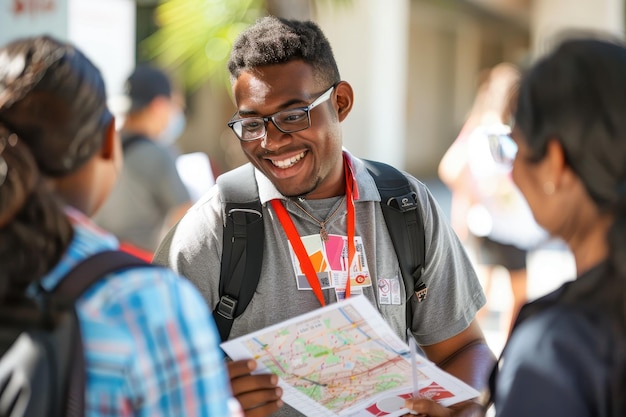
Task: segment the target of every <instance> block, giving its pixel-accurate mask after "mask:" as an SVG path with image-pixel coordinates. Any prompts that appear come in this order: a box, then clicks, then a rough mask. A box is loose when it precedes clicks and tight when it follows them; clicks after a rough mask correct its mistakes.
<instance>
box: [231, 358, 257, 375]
mask: <svg viewBox="0 0 626 417" xmlns="http://www.w3.org/2000/svg"><path fill="white" fill-rule="evenodd" d="M226 367H227V368H228V375H230V379H234V378H237V377H239V376H243V375H247V374H249V373H250V372H252V371H254V370H255V369H256V361H255V360H253V359H242V360H239V361H229V362H226Z"/></svg>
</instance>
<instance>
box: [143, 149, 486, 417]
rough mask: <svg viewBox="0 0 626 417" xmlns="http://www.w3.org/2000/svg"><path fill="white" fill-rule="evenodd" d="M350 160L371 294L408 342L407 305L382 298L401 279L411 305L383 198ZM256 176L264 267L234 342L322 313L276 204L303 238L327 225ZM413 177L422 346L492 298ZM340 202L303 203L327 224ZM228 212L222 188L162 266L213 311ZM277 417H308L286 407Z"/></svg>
mask: <svg viewBox="0 0 626 417" xmlns="http://www.w3.org/2000/svg"><path fill="white" fill-rule="evenodd" d="M350 158H351V159H352V161H353V165H354V172H355V177H356V181H357V184H358V190H359V198H358V200H355V211H356V230H355V235H356V236H360V237H361V238H362V240H363V250H364V252H365V255H366V259H367V264H368V267H369V271H370V275H371V279H372V285H371V286H370V287H365V288H364V289H363V294H364V295H365V296H366V297H367V298H368V299H369V301H370V302H372V304H373V305H375V306H377V307H378V309H379V311H380V312H381V313H382V315H383V317H384V318H385V320H386V321H387V322H388V323H389V324H390V326H391V327H392V328H393V329H394V330H395V331H396V333H397V334H398V336H399V337H400V338H402V339H405V337H406V336H405V329H406V327H405V321H406V320H405V315H406V306H405V305H404V304H403V303H402V304H397V305H382V304H381V303H380V295H379V294H378V281H379V280H381V279H386V280H396V281H397V283H398V284H399V285H398V287H399V288H400V291H401V298H400V299H401V300H402V302H403V300H405V299H406V297H405V290H404V285H403V284H402V278H401V274H400V267H399V264H398V260H397V258H396V255H395V252H394V249H393V243H392V241H391V237H390V235H389V233H388V231H387V227H386V225H385V220H384V218H383V213H382V210H381V208H380V204H379V202H380V195H379V193H378V189H377V188H376V185H375V183H374V180H373V178H372V177H371V176H370V174H369V173H368V171H367V169H366V168H365V166H364V165H363V163H362V162H361V161H360V160H358V159H357V158H354V157H351V156H350ZM255 176H256V181H257V184H258V188H259V196H260V199H261V202H262V204H263V219H264V227H265V240H264V245H265V246H264V252H263V266H262V270H261V278H260V281H259V285H258V287H257V290H256V293H255V295H254V297H253V298H252V301H251V302H250V304H249V306H248V308H247V309H246V311H245V312H244V313H243V314H242V315H241V316H240V317H238V318H237V319H236V320H235V322H234V324H233V327H232V330H231V333H230V338H234V337H237V336H240V335H243V334H247V333H250V332H252V331H255V330H258V329H261V328H263V327H266V326H269V325H272V324H275V323H278V322H281V321H283V320H286V319H289V318H292V317H294V316H296V315H299V314H302V313H305V312H308V311H310V310H313V309H315V308H318V307H320V303H319V302H318V300H317V299H316V297H315V295H314V294H313V293H312V291H306V290H299V289H298V288H297V285H296V279H295V272H294V269H293V266H292V260H291V255H290V251H289V244H288V240H287V237H286V234H285V232H284V231H283V228H282V226H281V224H280V222H279V221H278V220H277V218H276V214H275V212H274V211H273V209H272V207H271V204H269V201H270V200H272V199H274V198H278V199H281V200H283V202H284V205H285V208H286V209H287V211H288V212H289V214H290V216H291V219H292V220H293V222H294V224H295V226H296V228H297V229H298V231H299V232H300V235H301V236H305V235H311V234H316V233H319V225H318V224H317V223H316V222H315V221H314V220H312V219H311V218H310V217H309V216H307V215H306V214H305V213H303V211H302V210H301V209H300V208H298V207H297V206H296V205H295V204H293V202H291V201H290V200H289V199H286V198H285V197H283V196H282V195H281V194H280V193H279V192H278V190H276V188H275V187H274V186H273V184H272V183H271V182H270V181H269V180H268V179H267V178H266V177H264V176H263V174H262V173H261V172H260V171H258V170H255ZM407 178H408V179H409V181H410V183H411V186H412V188H413V189H414V190H415V192H416V193H417V196H418V199H419V201H420V204H421V210H422V217H423V219H424V231H425V246H426V265H425V270H424V273H423V275H422V278H423V280H424V283H425V284H426V286H427V287H428V297H427V298H426V300H425V301H423V302H421V303H417V305H416V308H415V314H414V317H413V322H412V325H411V328H412V330H413V332H414V333H415V335H416V339H417V341H418V343H420V344H422V345H430V344H434V343H438V342H441V341H443V340H445V339H448V338H450V337H452V336H455V335H456V334H458V333H460V332H461V331H462V330H464V329H465V328H467V326H468V325H469V324H470V322H471V321H472V320H473V319H474V315H475V314H476V312H477V311H478V309H479V308H480V307H482V306H483V305H484V303H485V296H484V294H483V291H482V287H481V285H480V283H479V281H478V279H477V277H476V274H475V272H474V269H473V267H472V264H471V263H470V260H469V259H468V257H467V255H466V253H465V251H464V249H463V246H462V245H461V243H460V242H459V240H458V238H457V236H456V235H455V233H454V232H453V231H452V229H451V227H450V225H449V224H448V221H447V220H446V218H445V216H444V215H443V213H442V211H441V209H440V208H439V206H438V204H437V202H436V201H435V200H434V198H433V196H432V194H431V193H430V192H429V191H428V189H427V188H426V186H425V185H424V184H422V183H421V182H420V181H418V180H417V179H415V178H413V177H412V176H410V175H407ZM339 199H340V197H335V198H330V199H322V200H311V201H304V202H302V203H300V204H301V205H303V206H304V207H305V208H306V209H307V210H308V211H310V212H311V213H312V214H314V215H315V217H317V218H318V219H322V218H325V216H326V215H327V214H328V213H330V212H331V211H332V210H333V209H334V206H335V205H336V204H337V203H338V200H339ZM223 212H224V202H223V201H222V198H221V195H220V190H219V185H215V186H214V187H213V188H212V189H211V190H210V191H209V192H208V193H207V195H205V196H204V198H202V199H201V200H200V201H198V202H197V203H196V204H195V205H194V207H193V208H192V209H191V210H190V211H189V212H188V213H187V214H186V215H185V217H184V218H183V219H182V220H181V221H180V222H179V224H178V225H177V226H176V227H175V228H173V229H172V230H171V231H170V232H169V233H168V235H167V236H166V237H165V239H164V240H163V241H162V243H161V246H160V247H159V249H158V250H157V253H156V256H155V260H154V261H155V263H158V264H162V265H167V266H169V267H171V268H173V269H174V270H175V271H176V272H178V273H180V274H182V275H184V276H186V277H188V278H189V279H190V280H191V281H192V282H193V283H194V284H195V285H196V286H197V287H198V288H199V290H200V292H201V293H202V294H203V295H204V297H205V298H206V300H207V302H208V303H209V306H210V307H211V309H213V308H214V307H215V305H216V304H217V303H218V301H219V292H218V288H219V278H220V257H221V252H222V231H223V223H224V214H223ZM326 227H327V229H328V232H329V233H330V234H338V235H344V236H345V235H346V208H345V204H344V207H341V208H340V209H339V212H338V214H337V215H335V216H333V219H332V220H331V221H330V222H329V223H328V224H327V226H326ZM323 293H324V298H325V300H326V302H327V303H331V302H334V301H335V292H334V290H333V289H330V290H323ZM276 415H277V416H282V415H284V416H288V415H289V416H295V415H300V414H298V413H297V412H296V411H294V410H292V409H290V408H289V407H288V406H285V407H283V408H282V409H281V411H279V412H278V413H277V414H276Z"/></svg>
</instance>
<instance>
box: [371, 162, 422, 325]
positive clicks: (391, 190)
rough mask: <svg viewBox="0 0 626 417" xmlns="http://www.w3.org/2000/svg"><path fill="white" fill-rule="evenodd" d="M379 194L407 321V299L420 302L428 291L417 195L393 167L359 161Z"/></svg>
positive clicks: (408, 307) (402, 175)
mask: <svg viewBox="0 0 626 417" xmlns="http://www.w3.org/2000/svg"><path fill="white" fill-rule="evenodd" d="M363 162H365V165H366V166H367V169H368V171H369V172H370V174H371V175H372V177H373V178H374V181H375V182H376V186H377V187H378V192H379V193H380V198H381V201H380V206H381V208H382V211H383V215H384V217H385V223H386V224H387V230H389V234H390V235H391V240H392V241H393V247H394V249H395V251H396V255H397V256H398V261H399V263H400V270H401V272H402V278H403V279H404V286H405V288H406V293H407V297H408V299H407V314H409V315H408V316H407V318H410V317H411V316H412V315H411V314H410V313H411V301H410V299H411V297H412V296H413V295H415V297H416V299H417V301H418V302H420V301H423V300H424V299H425V298H426V295H427V293H428V288H427V287H426V285H425V284H424V282H423V281H422V279H421V276H422V270H423V268H424V262H425V256H426V255H425V242H424V239H425V236H424V222H423V220H422V215H421V212H420V208H419V202H418V200H417V195H416V194H415V192H414V191H413V190H412V189H411V186H410V184H409V181H408V180H407V178H406V177H405V176H404V174H402V172H400V171H399V170H397V169H396V168H394V167H392V166H390V165H387V164H384V163H382V162H376V161H369V160H363Z"/></svg>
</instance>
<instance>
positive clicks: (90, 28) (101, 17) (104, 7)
mask: <svg viewBox="0 0 626 417" xmlns="http://www.w3.org/2000/svg"><path fill="white" fill-rule="evenodd" d="M40 34H49V35H51V36H54V37H56V38H58V39H61V40H66V41H71V42H73V43H74V44H76V45H77V46H78V47H79V48H80V49H81V50H82V51H83V52H84V53H85V55H86V56H87V57H88V58H89V59H90V60H91V61H92V62H93V63H94V64H95V65H96V66H97V67H98V68H99V69H100V71H101V72H102V74H103V76H104V80H105V83H106V86H107V93H108V95H109V96H113V95H115V94H119V93H120V92H121V90H122V87H123V82H124V80H125V78H126V77H128V74H130V72H131V71H132V69H133V67H134V66H135V1H134V0H38V1H35V0H0V45H3V44H5V43H7V42H9V41H11V40H14V39H17V38H20V37H24V36H35V35H40Z"/></svg>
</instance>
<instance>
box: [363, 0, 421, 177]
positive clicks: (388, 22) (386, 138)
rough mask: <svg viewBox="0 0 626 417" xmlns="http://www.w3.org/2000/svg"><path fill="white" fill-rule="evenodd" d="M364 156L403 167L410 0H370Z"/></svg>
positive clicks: (404, 156)
mask: <svg viewBox="0 0 626 417" xmlns="http://www.w3.org/2000/svg"><path fill="white" fill-rule="evenodd" d="M368 6H369V8H370V12H369V14H368V16H369V25H368V26H369V27H370V30H371V35H370V44H369V45H367V47H368V48H371V50H370V54H369V56H368V58H369V60H368V61H369V62H367V63H366V65H369V66H370V68H371V73H370V78H369V91H370V100H369V101H368V106H369V109H368V114H369V115H370V117H369V119H368V124H369V131H370V134H369V135H368V145H367V156H368V157H369V158H373V159H377V160H380V161H384V162H387V163H389V164H391V165H393V166H395V167H396V168H399V169H404V168H405V158H406V155H405V153H406V151H405V149H406V145H405V143H406V102H407V101H406V91H407V60H408V58H407V55H408V54H407V50H408V41H409V16H410V13H409V0H394V1H388V0H369V1H368Z"/></svg>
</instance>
